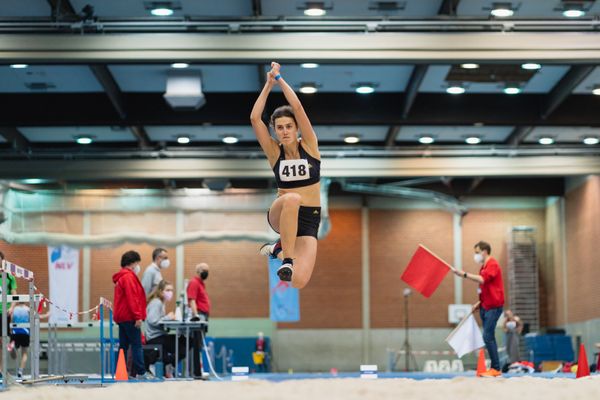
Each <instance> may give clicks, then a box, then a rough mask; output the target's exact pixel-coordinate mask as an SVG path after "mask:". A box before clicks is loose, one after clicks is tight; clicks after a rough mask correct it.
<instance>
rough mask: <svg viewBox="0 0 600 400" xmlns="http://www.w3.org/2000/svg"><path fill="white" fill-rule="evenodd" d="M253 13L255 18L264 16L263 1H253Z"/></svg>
mask: <svg viewBox="0 0 600 400" xmlns="http://www.w3.org/2000/svg"><path fill="white" fill-rule="evenodd" d="M252 13H253V14H254V16H255V17H260V16H261V15H262V4H261V0H252Z"/></svg>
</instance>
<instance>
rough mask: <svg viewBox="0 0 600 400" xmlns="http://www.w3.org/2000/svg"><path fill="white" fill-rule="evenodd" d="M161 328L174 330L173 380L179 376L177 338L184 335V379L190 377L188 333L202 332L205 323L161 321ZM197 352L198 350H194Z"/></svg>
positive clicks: (206, 324)
mask: <svg viewBox="0 0 600 400" xmlns="http://www.w3.org/2000/svg"><path fill="white" fill-rule="evenodd" d="M159 323H160V325H162V326H163V328H166V329H175V378H177V377H178V376H179V336H180V335H181V333H183V334H184V335H185V377H186V378H189V377H190V333H192V332H194V331H198V330H204V329H206V327H207V326H208V322H207V321H161V322H159ZM196 350H198V349H196ZM200 357H202V355H200Z"/></svg>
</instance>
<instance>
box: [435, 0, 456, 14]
mask: <svg viewBox="0 0 600 400" xmlns="http://www.w3.org/2000/svg"><path fill="white" fill-rule="evenodd" d="M458 3H460V0H443V1H442V4H440V9H439V10H438V15H447V16H449V17H453V16H456V10H457V9H458Z"/></svg>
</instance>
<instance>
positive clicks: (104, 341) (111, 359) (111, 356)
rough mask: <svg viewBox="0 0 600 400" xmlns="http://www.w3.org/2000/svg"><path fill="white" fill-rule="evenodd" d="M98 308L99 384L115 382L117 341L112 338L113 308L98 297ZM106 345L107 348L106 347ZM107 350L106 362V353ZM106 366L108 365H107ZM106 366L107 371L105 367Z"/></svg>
mask: <svg viewBox="0 0 600 400" xmlns="http://www.w3.org/2000/svg"><path fill="white" fill-rule="evenodd" d="M98 306H99V319H100V384H101V385H103V384H104V383H108V382H115V347H114V346H115V344H117V350H118V349H119V346H118V343H119V339H115V338H114V336H113V327H114V322H113V306H112V302H111V301H110V300H108V299H105V298H104V297H100V304H99V305H98ZM104 308H107V309H108V332H109V333H108V338H106V337H104V312H105V311H104ZM107 345H108V348H107V347H106V346H107ZM107 350H108V362H107V360H106V358H107V352H106V351H107ZM107 364H108V365H107ZM107 366H108V371H107V370H106V367H107ZM105 374H107V375H110V376H111V378H106V377H105Z"/></svg>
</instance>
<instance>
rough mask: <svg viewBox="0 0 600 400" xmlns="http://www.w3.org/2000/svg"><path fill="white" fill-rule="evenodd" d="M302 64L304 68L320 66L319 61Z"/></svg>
mask: <svg viewBox="0 0 600 400" xmlns="http://www.w3.org/2000/svg"><path fill="white" fill-rule="evenodd" d="M300 66H301V67H302V68H318V67H319V64H317V63H303V64H300Z"/></svg>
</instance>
